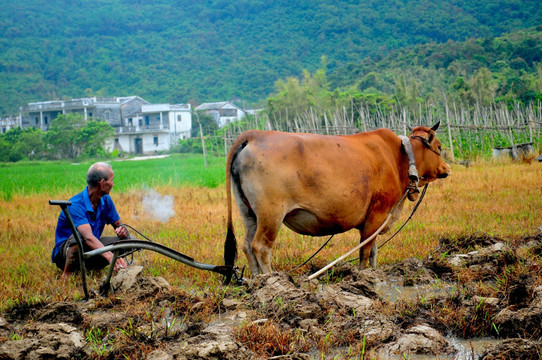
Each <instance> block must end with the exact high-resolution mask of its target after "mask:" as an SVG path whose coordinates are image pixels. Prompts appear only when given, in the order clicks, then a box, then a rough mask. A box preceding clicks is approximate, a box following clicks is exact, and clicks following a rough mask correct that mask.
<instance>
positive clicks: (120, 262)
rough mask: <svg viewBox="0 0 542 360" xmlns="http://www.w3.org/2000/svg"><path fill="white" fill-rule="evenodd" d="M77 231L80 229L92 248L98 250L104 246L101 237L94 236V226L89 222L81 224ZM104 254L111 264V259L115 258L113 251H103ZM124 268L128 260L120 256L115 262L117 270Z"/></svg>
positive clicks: (84, 239)
mask: <svg viewBox="0 0 542 360" xmlns="http://www.w3.org/2000/svg"><path fill="white" fill-rule="evenodd" d="M121 227H122V226H121ZM77 231H79V233H80V234H81V236H82V237H83V241H84V242H85V243H86V244H87V245H88V246H89V247H90V248H91V249H92V250H96V249H100V248H103V247H104V245H103V244H102V242H101V241H100V240H99V239H97V238H96V236H94V234H93V233H92V228H91V227H90V225H89V224H83V225H79V226H78V227H77ZM102 256H103V257H105V258H106V259H107V261H109V263H110V264H111V261H112V260H113V253H112V252H111V251H108V252H105V253H103V254H102ZM124 268H126V262H125V261H124V259H122V258H118V259H117V261H116V262H115V270H119V269H124Z"/></svg>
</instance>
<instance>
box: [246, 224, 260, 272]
mask: <svg viewBox="0 0 542 360" xmlns="http://www.w3.org/2000/svg"><path fill="white" fill-rule="evenodd" d="M243 220H244V223H245V231H246V235H245V241H244V243H243V252H244V253H245V256H246V257H247V260H248V266H249V267H250V272H251V273H252V274H253V275H257V274H259V267H258V260H256V256H255V255H254V251H252V241H253V240H254V235H255V234H256V228H257V224H256V218H245V219H243Z"/></svg>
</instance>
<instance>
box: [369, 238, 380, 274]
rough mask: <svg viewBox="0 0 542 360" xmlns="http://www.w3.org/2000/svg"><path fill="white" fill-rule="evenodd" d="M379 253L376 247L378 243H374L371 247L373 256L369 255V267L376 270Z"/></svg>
mask: <svg viewBox="0 0 542 360" xmlns="http://www.w3.org/2000/svg"><path fill="white" fill-rule="evenodd" d="M377 253H378V246H377V245H376V241H375V242H373V246H371V254H370V255H369V265H371V267H372V268H373V269H376V254H377Z"/></svg>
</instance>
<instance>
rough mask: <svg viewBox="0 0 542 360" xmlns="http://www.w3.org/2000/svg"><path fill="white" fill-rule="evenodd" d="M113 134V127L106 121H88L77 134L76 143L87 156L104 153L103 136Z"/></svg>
mask: <svg viewBox="0 0 542 360" xmlns="http://www.w3.org/2000/svg"><path fill="white" fill-rule="evenodd" d="M113 135H115V129H113V127H112V126H111V125H109V123H107V122H106V121H92V120H91V121H89V122H87V124H86V125H85V126H84V127H83V128H82V129H81V131H80V132H79V134H78V139H77V141H76V142H77V143H79V144H81V145H82V147H83V153H84V154H85V155H87V156H96V155H99V154H103V153H104V146H105V138H107V137H109V136H113Z"/></svg>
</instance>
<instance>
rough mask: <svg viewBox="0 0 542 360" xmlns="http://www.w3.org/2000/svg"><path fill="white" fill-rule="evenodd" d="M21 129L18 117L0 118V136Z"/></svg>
mask: <svg viewBox="0 0 542 360" xmlns="http://www.w3.org/2000/svg"><path fill="white" fill-rule="evenodd" d="M15 127H21V118H20V117H18V116H6V117H3V118H0V134H5V133H7V132H8V131H9V130H10V129H13V128H15Z"/></svg>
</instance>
